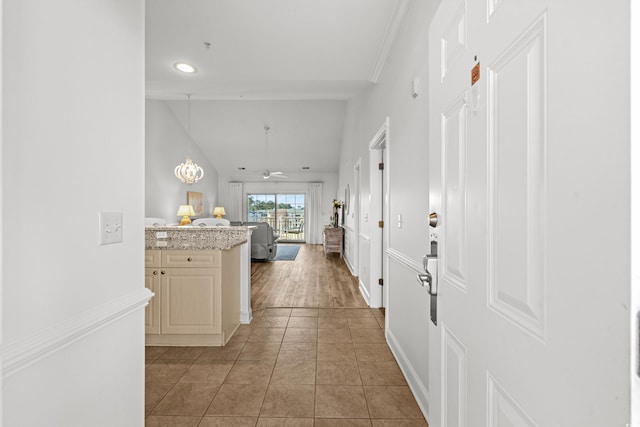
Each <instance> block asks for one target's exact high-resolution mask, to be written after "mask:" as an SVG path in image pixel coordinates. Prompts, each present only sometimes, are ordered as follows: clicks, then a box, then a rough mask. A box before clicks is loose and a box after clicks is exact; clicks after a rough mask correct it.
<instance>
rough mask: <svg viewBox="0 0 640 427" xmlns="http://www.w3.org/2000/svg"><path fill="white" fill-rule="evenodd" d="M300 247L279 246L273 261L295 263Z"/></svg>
mask: <svg viewBox="0 0 640 427" xmlns="http://www.w3.org/2000/svg"><path fill="white" fill-rule="evenodd" d="M299 250H300V245H282V244H280V245H278V249H277V252H276V256H275V257H274V258H273V259H272V261H293V260H295V259H296V256H297V255H298V251H299Z"/></svg>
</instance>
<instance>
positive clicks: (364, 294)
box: [358, 280, 370, 305]
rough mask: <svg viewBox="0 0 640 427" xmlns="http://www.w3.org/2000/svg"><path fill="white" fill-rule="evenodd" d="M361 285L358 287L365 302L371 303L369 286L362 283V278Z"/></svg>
mask: <svg viewBox="0 0 640 427" xmlns="http://www.w3.org/2000/svg"><path fill="white" fill-rule="evenodd" d="M358 283H359V286H358V288H359V289H360V293H361V294H362V297H363V298H364V302H366V303H367V305H370V304H369V301H370V299H369V291H367V287H366V286H365V285H364V283H362V280H358Z"/></svg>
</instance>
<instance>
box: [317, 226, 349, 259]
mask: <svg viewBox="0 0 640 427" xmlns="http://www.w3.org/2000/svg"><path fill="white" fill-rule="evenodd" d="M343 235H344V230H343V228H342V227H331V226H325V227H324V232H323V233H322V236H323V245H324V255H325V256H327V252H338V253H339V254H340V258H342V238H343Z"/></svg>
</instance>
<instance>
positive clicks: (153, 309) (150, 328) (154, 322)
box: [144, 268, 161, 334]
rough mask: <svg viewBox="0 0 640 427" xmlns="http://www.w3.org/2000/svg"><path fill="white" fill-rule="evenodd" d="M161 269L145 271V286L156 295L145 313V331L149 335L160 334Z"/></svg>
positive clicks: (146, 269) (147, 269)
mask: <svg viewBox="0 0 640 427" xmlns="http://www.w3.org/2000/svg"><path fill="white" fill-rule="evenodd" d="M160 277H161V275H160V269H159V268H145V269H144V286H145V288H147V289H149V290H150V291H151V292H153V293H154V294H155V295H154V297H153V298H151V301H149V304H148V305H147V307H146V308H145V311H144V330H145V333H147V334H159V333H160Z"/></svg>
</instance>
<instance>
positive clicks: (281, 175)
mask: <svg viewBox="0 0 640 427" xmlns="http://www.w3.org/2000/svg"><path fill="white" fill-rule="evenodd" d="M272 176H273V177H277V178H289V177H288V176H286V175H284V172H280V171H278V172H271V171H270V170H269V169H265V170H264V172H263V173H262V178H263V179H269V178H271V177H272Z"/></svg>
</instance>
